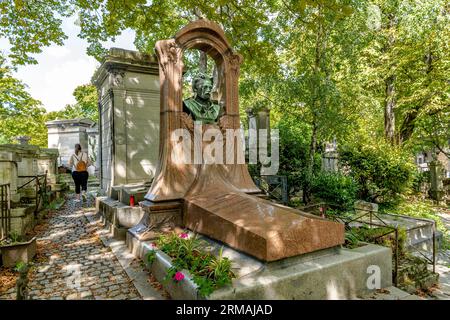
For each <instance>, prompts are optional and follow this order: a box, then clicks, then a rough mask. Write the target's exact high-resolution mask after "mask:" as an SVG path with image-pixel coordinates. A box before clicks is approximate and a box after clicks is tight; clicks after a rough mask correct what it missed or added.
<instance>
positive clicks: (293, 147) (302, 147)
mask: <svg viewBox="0 0 450 320" xmlns="http://www.w3.org/2000/svg"><path fill="white" fill-rule="evenodd" d="M276 129H278V130H279V136H280V153H279V154H280V159H279V160H280V169H279V174H280V175H285V176H287V179H288V185H289V187H290V188H293V189H294V190H295V191H298V190H300V189H301V188H302V187H304V186H305V184H306V182H307V181H308V180H309V179H308V177H309V174H308V171H307V170H306V167H307V163H308V141H307V140H306V137H307V136H308V134H309V133H310V130H309V129H308V127H307V126H306V125H301V123H300V122H299V121H298V120H296V119H295V118H294V117H291V116H286V117H284V118H282V119H281V120H280V121H279V122H278V123H277V125H276ZM319 167H320V158H318V159H316V166H315V168H316V170H317V169H318V168H319Z"/></svg>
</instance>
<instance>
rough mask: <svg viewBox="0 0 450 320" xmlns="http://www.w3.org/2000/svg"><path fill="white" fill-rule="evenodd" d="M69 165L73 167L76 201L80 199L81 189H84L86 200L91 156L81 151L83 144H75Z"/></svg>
mask: <svg viewBox="0 0 450 320" xmlns="http://www.w3.org/2000/svg"><path fill="white" fill-rule="evenodd" d="M69 166H71V167H72V178H73V181H74V182H75V193H76V200H75V201H76V202H79V201H80V189H81V190H82V192H83V193H82V196H83V200H84V201H86V191H87V181H88V178H89V173H88V171H87V167H88V166H89V157H88V155H87V153H86V152H83V151H81V145H80V144H79V143H77V144H76V145H75V153H74V154H73V155H72V156H71V157H70V160H69Z"/></svg>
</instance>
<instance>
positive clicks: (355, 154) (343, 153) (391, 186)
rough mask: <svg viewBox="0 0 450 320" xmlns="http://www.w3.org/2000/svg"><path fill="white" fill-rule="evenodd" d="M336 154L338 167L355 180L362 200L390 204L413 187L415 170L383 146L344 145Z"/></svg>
mask: <svg viewBox="0 0 450 320" xmlns="http://www.w3.org/2000/svg"><path fill="white" fill-rule="evenodd" d="M339 154H340V162H341V165H342V166H343V167H347V168H348V169H349V171H350V175H351V176H353V177H354V179H355V181H357V183H358V185H359V190H360V198H361V199H363V200H368V201H371V202H374V201H378V202H386V201H392V200H394V199H395V198H396V197H397V196H398V195H399V194H401V193H402V192H406V191H408V190H409V188H410V187H411V186H412V178H413V174H414V170H416V169H415V167H414V164H413V163H412V161H411V158H410V157H409V156H408V155H407V154H405V153H403V152H401V151H399V150H396V149H395V148H392V147H390V146H388V145H386V144H380V145H376V144H373V145H365V144H364V145H355V146H350V145H347V146H345V147H342V148H341V150H340V153H339Z"/></svg>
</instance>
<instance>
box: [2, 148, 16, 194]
mask: <svg viewBox="0 0 450 320" xmlns="http://www.w3.org/2000/svg"><path fill="white" fill-rule="evenodd" d="M20 161H21V158H20V156H19V155H18V154H17V153H16V152H14V151H13V150H11V149H8V148H6V147H5V146H3V145H0V184H7V183H9V184H10V187H11V189H10V190H11V191H10V192H11V201H12V202H13V203H18V202H19V201H20V194H19V193H18V192H17V175H18V173H17V163H18V162H20Z"/></svg>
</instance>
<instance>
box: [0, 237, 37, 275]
mask: <svg viewBox="0 0 450 320" xmlns="http://www.w3.org/2000/svg"><path fill="white" fill-rule="evenodd" d="M0 251H1V253H2V260H3V265H4V266H5V267H14V266H15V265H16V264H17V263H18V262H24V263H29V262H30V261H31V260H33V258H34V256H35V255H36V237H32V238H31V239H29V240H27V239H23V237H21V236H20V235H19V234H18V233H16V232H11V233H10V234H9V237H8V238H6V239H5V240H2V241H0Z"/></svg>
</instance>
